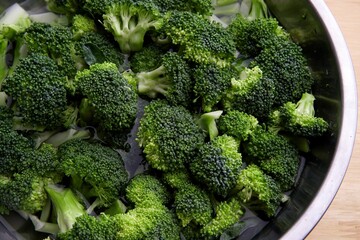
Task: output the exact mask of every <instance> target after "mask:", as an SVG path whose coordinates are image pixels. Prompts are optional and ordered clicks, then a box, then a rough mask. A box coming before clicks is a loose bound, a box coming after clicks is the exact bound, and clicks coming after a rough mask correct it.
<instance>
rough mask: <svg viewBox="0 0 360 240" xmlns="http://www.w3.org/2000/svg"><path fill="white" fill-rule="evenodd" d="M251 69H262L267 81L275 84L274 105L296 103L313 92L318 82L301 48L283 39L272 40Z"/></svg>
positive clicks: (251, 65)
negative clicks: (315, 82)
mask: <svg viewBox="0 0 360 240" xmlns="http://www.w3.org/2000/svg"><path fill="white" fill-rule="evenodd" d="M268 41H269V43H268V44H267V47H266V48H265V49H263V50H262V51H261V52H260V54H259V55H258V56H256V57H255V58H254V61H253V62H251V63H250V67H255V66H257V67H259V68H260V69H261V70H262V72H263V76H264V78H265V79H268V80H269V81H272V82H273V83H274V85H275V86H274V87H275V91H274V104H275V106H281V105H282V104H284V103H286V102H295V101H297V100H298V99H300V98H301V95H302V94H303V93H304V92H310V90H311V86H312V84H313V83H314V79H313V77H312V75H311V72H310V69H309V66H308V64H307V61H306V59H305V56H304V54H303V52H302V49H301V47H300V46H298V45H297V44H295V43H294V42H292V41H290V40H288V39H285V38H283V37H274V38H272V39H269V40H268Z"/></svg>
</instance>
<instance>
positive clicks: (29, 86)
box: [3, 53, 68, 129]
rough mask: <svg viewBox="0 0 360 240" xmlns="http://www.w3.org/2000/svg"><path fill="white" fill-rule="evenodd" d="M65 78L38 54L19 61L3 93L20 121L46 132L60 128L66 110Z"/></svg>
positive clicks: (6, 82) (47, 58)
mask: <svg viewBox="0 0 360 240" xmlns="http://www.w3.org/2000/svg"><path fill="white" fill-rule="evenodd" d="M66 84H67V81H66V78H65V77H64V75H62V72H61V71H60V70H59V68H58V66H57V65H56V63H55V62H54V61H53V60H52V59H50V58H49V57H47V56H44V55H42V54H35V53H34V54H31V55H29V56H28V57H26V58H24V59H21V60H20V63H19V64H18V65H17V66H16V68H15V70H14V72H13V74H11V75H9V76H8V77H7V78H6V80H5V82H4V85H3V90H4V91H5V92H6V93H7V94H8V95H9V96H11V97H12V98H13V99H14V100H15V108H16V110H18V111H19V114H20V115H19V117H21V121H22V122H23V123H25V124H28V125H33V126H44V127H46V128H48V129H54V128H57V127H61V126H62V125H63V124H64V123H65V122H67V121H68V119H64V118H65V117H64V112H65V111H66V109H67V90H66Z"/></svg>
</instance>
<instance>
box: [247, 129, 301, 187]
mask: <svg viewBox="0 0 360 240" xmlns="http://www.w3.org/2000/svg"><path fill="white" fill-rule="evenodd" d="M244 150H245V153H246V154H247V158H246V159H248V161H250V162H253V163H255V164H257V165H258V166H259V167H260V168H261V169H262V170H263V171H264V172H265V173H266V174H268V175H270V176H271V177H272V178H273V179H274V180H275V181H276V183H277V184H278V185H279V186H280V188H281V190H283V191H286V190H289V189H291V188H292V187H293V186H294V182H295V176H296V175H297V173H298V168H299V161H300V158H299V153H298V151H297V150H296V148H295V147H294V146H293V145H292V144H290V143H289V142H288V141H287V139H286V138H285V137H284V136H282V135H278V134H274V133H272V132H268V131H266V130H263V129H262V128H260V127H259V128H258V129H256V130H255V131H253V132H252V134H250V138H249V140H248V142H246V143H245V144H244Z"/></svg>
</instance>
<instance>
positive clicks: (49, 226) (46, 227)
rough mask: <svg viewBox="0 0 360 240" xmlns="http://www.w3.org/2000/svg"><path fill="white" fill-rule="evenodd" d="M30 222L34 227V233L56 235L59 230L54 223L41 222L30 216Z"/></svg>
mask: <svg viewBox="0 0 360 240" xmlns="http://www.w3.org/2000/svg"><path fill="white" fill-rule="evenodd" d="M30 220H31V222H32V223H33V225H34V228H35V231H37V232H43V233H50V234H57V233H58V232H59V230H60V229H59V226H58V225H57V224H56V223H49V222H44V221H41V220H40V219H39V218H38V217H37V216H35V215H30Z"/></svg>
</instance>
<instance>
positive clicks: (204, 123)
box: [197, 111, 223, 140]
mask: <svg viewBox="0 0 360 240" xmlns="http://www.w3.org/2000/svg"><path fill="white" fill-rule="evenodd" d="M222 113H223V111H214V112H208V113H204V114H202V115H201V116H200V118H199V119H198V120H197V122H198V124H199V125H200V127H201V128H202V129H204V130H205V131H206V132H207V133H208V134H209V138H210V140H213V139H214V138H216V137H217V136H218V135H219V130H218V128H217V126H216V120H218V119H219V118H220V117H221V114H222Z"/></svg>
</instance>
